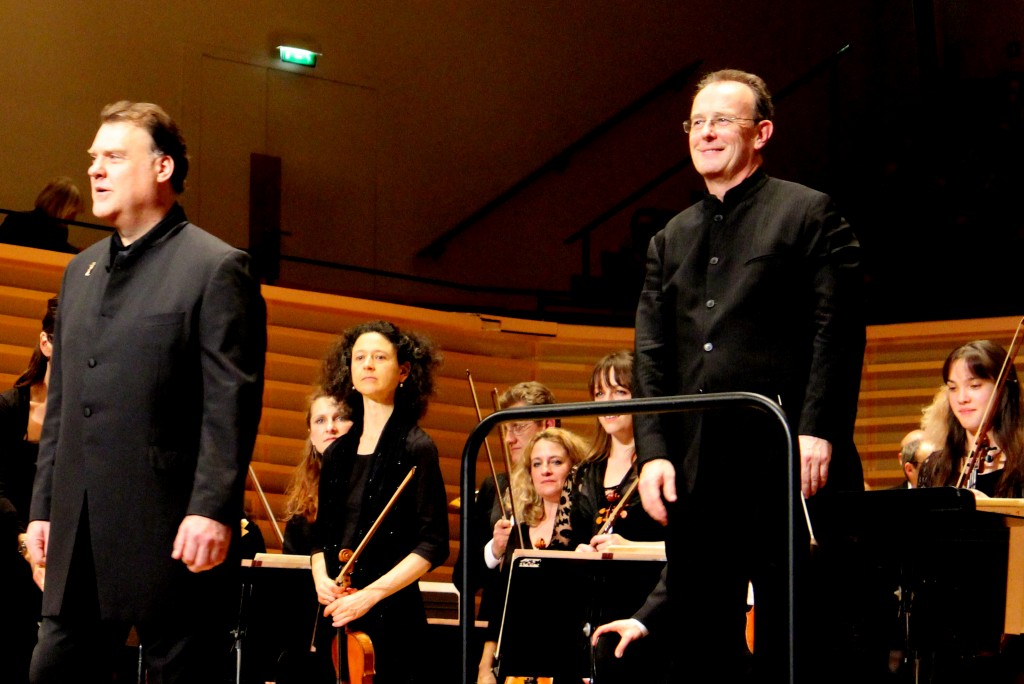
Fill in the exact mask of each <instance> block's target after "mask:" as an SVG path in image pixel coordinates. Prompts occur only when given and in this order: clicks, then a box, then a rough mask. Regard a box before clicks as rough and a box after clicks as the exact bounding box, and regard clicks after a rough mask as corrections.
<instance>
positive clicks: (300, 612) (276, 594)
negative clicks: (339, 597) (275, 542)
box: [235, 553, 319, 684]
mask: <svg viewBox="0 0 1024 684" xmlns="http://www.w3.org/2000/svg"><path fill="white" fill-rule="evenodd" d="M241 574H242V601H241V605H240V606H239V616H238V625H239V626H238V629H237V630H236V634H235V648H236V649H237V654H236V656H237V658H238V662H239V666H238V669H239V672H240V673H241V674H240V675H239V684H241V682H242V681H245V682H268V681H276V680H277V666H278V661H279V660H280V658H281V656H282V655H283V654H285V653H308V652H309V647H310V642H311V640H312V636H313V626H314V624H315V621H316V618H317V615H318V610H319V603H317V599H316V588H315V587H314V585H313V574H312V573H311V572H310V569H309V556H293V555H288V554H279V553H259V554H256V556H255V558H254V559H253V560H251V561H250V560H248V559H246V560H243V561H242V570H241ZM243 646H244V648H243Z"/></svg>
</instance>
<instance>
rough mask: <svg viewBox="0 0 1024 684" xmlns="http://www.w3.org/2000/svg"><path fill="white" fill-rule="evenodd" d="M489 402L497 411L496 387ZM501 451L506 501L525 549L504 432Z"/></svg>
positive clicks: (509, 453) (492, 389) (520, 543)
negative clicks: (505, 479)
mask: <svg viewBox="0 0 1024 684" xmlns="http://www.w3.org/2000/svg"><path fill="white" fill-rule="evenodd" d="M491 404H493V405H494V410H495V412H497V411H498V410H499V409H498V388H497V387H493V388H491ZM501 429H502V430H503V431H504V430H506V429H507V428H506V427H505V426H504V425H502V428H501ZM501 452H502V454H503V455H504V457H505V474H507V475H508V502H509V504H510V505H511V506H512V517H513V518H515V522H516V531H518V532H519V548H521V549H525V548H526V542H525V541H524V540H523V528H521V527H520V526H519V524H520V523H521V522H522V520H523V519H522V518H521V517H520V516H519V512H518V511H517V510H516V498H515V497H514V496H512V452H511V451H509V448H508V440H506V439H505V438H504V434H502V440H501ZM494 484H495V486H497V484H498V482H497V480H495V482H494ZM498 497H499V498H500V497H501V492H500V491H499V492H498Z"/></svg>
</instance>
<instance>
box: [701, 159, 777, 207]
mask: <svg viewBox="0 0 1024 684" xmlns="http://www.w3.org/2000/svg"><path fill="white" fill-rule="evenodd" d="M767 182H768V174H766V173H765V172H764V170H763V169H762V168H761V167H758V168H757V170H756V171H754V173H752V174H750V175H749V176H747V177H746V178H744V179H743V182H742V183H740V184H739V185H737V186H735V187H733V188H730V189H729V190H728V191H726V193H725V198H723V199H721V200H719V199H718V198H717V197H715V196H714V195H712V194H711V193H710V192H707V193H704V201H705V202H706V203H707V204H708V206H711V207H716V208H717V207H724V208H726V209H731V208H732V207H735V206H736V205H737V204H739V203H740V202H742V201H743V200H745V199H746V198H748V197H750V196H751V195H753V194H754V193H755V192H757V191H758V190H759V189H760V188H761V186H762V185H764V184H765V183H767Z"/></svg>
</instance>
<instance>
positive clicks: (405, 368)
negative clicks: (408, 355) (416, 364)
mask: <svg viewBox="0 0 1024 684" xmlns="http://www.w3.org/2000/svg"><path fill="white" fill-rule="evenodd" d="M411 370H412V364H411V363H409V362H408V361H406V362H405V363H403V364H402V365H401V366H399V367H398V381H399V382H405V379H406V378H408V377H409V371H411Z"/></svg>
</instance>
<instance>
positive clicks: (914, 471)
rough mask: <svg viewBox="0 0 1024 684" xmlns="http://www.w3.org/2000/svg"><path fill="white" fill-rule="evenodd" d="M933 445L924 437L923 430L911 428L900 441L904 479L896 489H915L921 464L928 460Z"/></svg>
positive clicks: (900, 457)
mask: <svg viewBox="0 0 1024 684" xmlns="http://www.w3.org/2000/svg"><path fill="white" fill-rule="evenodd" d="M933 451H935V447H934V446H933V445H932V443H931V442H929V441H927V440H926V439H925V438H924V430H922V429H920V428H918V429H916V430H911V431H910V432H908V433H907V434H906V435H905V436H904V437H903V440H902V441H901V442H900V453H899V459H900V468H901V469H902V470H903V475H904V481H903V483H902V484H900V485H898V486H896V487H895V488H896V489H915V488H916V487H917V475H918V472H919V471H920V469H921V465H922V464H923V463H924V462H925V461H927V460H928V457H929V456H931V454H932V452H933Z"/></svg>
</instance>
